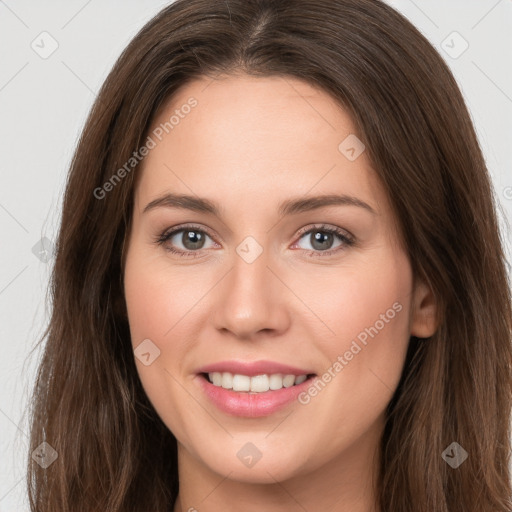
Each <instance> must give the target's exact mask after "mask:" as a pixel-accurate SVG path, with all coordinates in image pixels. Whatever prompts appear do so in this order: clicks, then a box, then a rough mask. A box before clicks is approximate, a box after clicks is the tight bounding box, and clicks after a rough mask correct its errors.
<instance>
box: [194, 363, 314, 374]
mask: <svg viewBox="0 0 512 512" xmlns="http://www.w3.org/2000/svg"><path fill="white" fill-rule="evenodd" d="M210 372H221V373H222V372H230V373H233V374H235V373H237V374H239V375H247V376H248V377H254V376H255V375H263V374H267V375H271V374H275V373H282V374H284V375H295V376H298V375H309V374H312V373H315V372H313V371H312V370H311V369H309V370H308V369H301V368H297V367H294V366H289V365H287V364H281V363H278V362H275V361H236V360H233V361H220V362H218V363H213V364H208V365H206V366H202V367H201V368H198V369H197V370H196V373H198V374H199V373H210Z"/></svg>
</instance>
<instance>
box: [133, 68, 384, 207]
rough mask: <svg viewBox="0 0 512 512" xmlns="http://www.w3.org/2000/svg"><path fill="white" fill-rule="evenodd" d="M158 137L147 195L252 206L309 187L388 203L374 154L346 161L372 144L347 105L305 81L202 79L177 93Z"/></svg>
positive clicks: (158, 124)
mask: <svg viewBox="0 0 512 512" xmlns="http://www.w3.org/2000/svg"><path fill="white" fill-rule="evenodd" d="M191 105H193V106H191ZM149 136H150V137H152V138H153V140H154V142H155V146H154V148H153V149H151V151H150V152H149V154H148V155H147V156H146V157H145V159H144V161H143V162H142V166H141V168H140V169H139V171H138V172H140V173H141V176H140V177H139V178H140V181H139V186H138V187H137V197H138V199H139V200H140V199H141V197H142V198H143V200H150V199H153V198H154V196H156V195H158V194H161V193H163V192H165V191H167V192H170V191H178V192H180V193H186V194H190V193H192V194H198V195H201V196H208V197H211V198H212V199H215V200H216V201H217V199H219V200H220V201H222V202H226V201H230V200H231V201H233V202H234V203H239V202H240V201H242V198H243V202H244V204H245V205H246V206H247V207H249V206H250V207H253V208H257V207H258V206H261V205H262V202H264V201H265V199H268V200H269V201H271V200H273V199H274V198H275V199H276V200H277V198H279V201H281V200H283V199H285V198H286V197H289V196H297V195H300V194H304V195H306V194H310V193H318V194H325V193H344V194H352V195H358V196H364V197H365V198H366V200H368V201H373V203H374V204H378V203H381V202H382V201H383V200H384V201H385V198H384V197H383V195H382V190H381V187H380V185H379V183H378V181H377V179H376V174H375V172H374V171H373V170H372V169H371V165H370V162H369V160H368V158H367V156H366V154H365V151H362V153H361V154H360V156H358V157H357V158H356V159H353V158H347V154H346V150H347V149H351V148H350V146H354V147H355V149H356V150H358V151H359V150H361V148H363V146H362V145H361V146H358V144H360V142H358V138H357V134H356V129H355V127H354V124H353V122H352V119H351V117H350V115H349V114H348V112H347V111H346V110H345V109H344V108H343V107H342V106H341V105H340V104H339V103H338V102H336V101H335V100H334V99H333V98H332V97H331V96H330V95H329V94H327V93H326V92H325V91H323V90H321V89H319V88H315V87H313V86H311V85H310V84H308V83H306V82H303V81H301V80H297V79H293V78H290V77H265V78H260V77H258V78H255V77H248V76H245V75H242V76H229V77H222V78H216V79H213V78H207V77H202V78H200V79H197V80H194V81H192V82H190V83H188V84H186V85H185V86H183V87H182V88H181V89H180V90H179V91H178V92H177V93H175V94H174V96H173V97H172V98H171V99H170V100H169V101H168V102H167V103H166V105H165V106H164V107H163V108H162V109H161V110H160V112H159V113H158V115H157V116H156V118H155V119H154V121H153V124H152V127H151V129H150V132H149ZM349 156H353V152H352V155H350V154H349ZM146 202H147V201H146ZM139 208H143V205H140V207H139Z"/></svg>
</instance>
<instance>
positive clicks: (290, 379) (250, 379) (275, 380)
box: [199, 372, 316, 395]
mask: <svg viewBox="0 0 512 512" xmlns="http://www.w3.org/2000/svg"><path fill="white" fill-rule="evenodd" d="M199 375H200V376H201V377H202V378H203V379H205V380H206V381H208V382H209V383H210V384H212V385H213V386H216V387H218V388H222V389H225V390H228V391H233V392H236V393H246V394H251V395H252V394H255V395H257V394H263V393H269V392H270V393H271V392H275V391H279V390H281V389H283V388H293V387H297V386H299V385H301V384H303V383H304V382H306V381H309V380H311V379H313V378H314V377H316V374H314V373H308V374H302V375H293V374H284V373H272V374H266V373H265V374H261V375H253V376H250V375H243V374H239V373H231V372H208V373H206V372H203V373H200V374H199Z"/></svg>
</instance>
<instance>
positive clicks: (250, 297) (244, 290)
mask: <svg viewBox="0 0 512 512" xmlns="http://www.w3.org/2000/svg"><path fill="white" fill-rule="evenodd" d="M268 266H270V267H272V257H271V252H270V251H269V250H268V249H267V248H265V247H264V246H263V245H262V244H260V243H259V242H258V241H257V240H256V239H255V238H254V237H246V238H245V239H244V240H243V241H242V242H241V243H240V244H239V245H238V246H237V247H236V249H235V253H234V256H233V264H232V268H231V271H230V272H229V273H228V275H226V277H225V278H224V280H223V283H222V285H221V292H220V295H221V296H220V297H219V300H218V302H217V305H216V314H215V323H216V327H217V328H218V329H227V330H229V331H231V332H233V333H234V334H236V335H237V336H239V337H251V336H252V335H253V334H255V333H256V332H258V331H260V330H262V329H265V330H281V329H283V328H285V327H286V324H287V321H288V315H287V313H286V311H285V300H284V297H283V292H284V291H283V290H280V289H279V288H280V283H279V280H277V279H276V278H275V276H274V275H273V273H272V272H271V271H270V270H269V268H268ZM281 288H282V285H281Z"/></svg>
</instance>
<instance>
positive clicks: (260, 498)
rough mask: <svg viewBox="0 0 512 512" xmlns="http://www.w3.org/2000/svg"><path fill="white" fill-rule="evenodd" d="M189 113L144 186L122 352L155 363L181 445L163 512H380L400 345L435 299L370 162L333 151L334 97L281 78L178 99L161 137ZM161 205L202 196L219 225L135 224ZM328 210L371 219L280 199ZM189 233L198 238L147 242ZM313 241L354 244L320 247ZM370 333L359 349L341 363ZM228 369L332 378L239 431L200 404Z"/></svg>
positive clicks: (216, 84)
mask: <svg viewBox="0 0 512 512" xmlns="http://www.w3.org/2000/svg"><path fill="white" fill-rule="evenodd" d="M190 97H194V98H195V99H196V100H197V106H195V107H194V108H193V109H190V112H189V113H187V114H186V115H183V117H181V116H180V120H179V123H177V124H176V125H175V126H174V127H173V128H172V130H169V133H168V134H164V136H163V137H162V140H161V141H159V140H157V139H155V141H156V142H157V144H156V147H154V148H153V149H151V151H150V152H149V154H148V155H147V156H146V157H145V159H144V161H143V167H142V169H139V170H138V171H137V172H138V173H141V174H140V175H139V176H138V178H139V180H138V183H137V187H136V191H135V208H134V214H133V219H132V220H133V222H132V229H131V231H130V234H129V240H128V249H127V256H126V270H125V276H124V279H125V293H126V301H127V306H128V316H129V322H130V330H131V336H132V344H133V346H134V348H135V347H137V346H138V345H139V344H140V343H141V342H142V340H145V339H149V340H151V342H152V343H153V344H154V346H156V347H158V349H159V350H160V355H159V357H158V358H156V359H155V360H154V362H153V363H152V364H150V365H148V366H146V365H144V364H142V363H141V361H139V360H138V359H136V364H137V369H138V372H139V376H140V378H141V382H142V384H143V386H144V389H145V391H146V393H147V395H148V397H149V399H150V400H151V402H152V404H153V405H154V407H155V409H156V411H157V412H158V414H159V415H160V417H161V418H162V420H163V421H164V423H165V424H166V425H167V426H168V428H169V430H170V431H172V433H173V434H174V436H175V437H176V439H177V442H178V453H179V465H178V466H179V477H180V493H179V497H178V500H177V502H176V506H175V508H174V512H185V511H189V512H192V511H194V510H197V511H203V510H204V511H208V512H218V511H223V512H230V511H233V512H234V511H239V510H244V511H246V512H261V511H262V510H265V511H267V512H281V511H286V512H290V511H292V510H297V511H303V510H309V511H313V510H330V511H332V512H348V511H350V512H378V508H377V506H376V505H375V503H374V499H375V488H374V478H375V472H376V470H377V468H378V459H377V456H376V454H377V450H378V446H379V441H380V438H381V435H382V429H383V425H384V410H385V408H386V406H387V404H388V403H389V401H390V399H391V397H392V395H393V392H394V391H395V389H396V387H397V385H398V382H399V379H400V375H401V372H402V368H403V364H404V360H405V355H406V351H407V346H408V342H409V338H410V336H411V335H415V336H418V337H428V336H431V335H432V334H433V333H434V332H435V330H436V327H437V326H436V324H435V320H434V318H435V303H434V300H433V296H432V293H431V290H430V289H429V288H428V287H427V286H425V285H424V284H423V283H422V282H421V281H417V282H416V284H415V286H413V275H412V270H411V265H410V262H409V260H408V257H407V255H406V253H405V252H404V250H403V249H402V247H401V244H400V237H399V235H398V233H397V232H396V230H395V225H396V224H395V222H396V219H394V217H393V213H392V210H391V207H390V204H389V201H388V198H387V197H386V195H385V193H384V190H383V188H382V185H381V184H380V182H379V179H378V177H377V174H376V172H375V171H374V170H373V169H372V168H371V167H370V162H369V160H368V158H367V155H366V152H365V151H363V152H362V153H361V155H360V156H359V157H357V158H356V159H355V160H353V161H351V160H350V159H349V158H347V156H346V153H344V150H343V149H342V151H340V149H339V148H338V146H339V145H340V143H341V142H342V141H343V140H344V139H346V137H347V136H349V135H350V134H355V128H354V125H353V123H352V120H351V118H350V116H349V115H348V114H347V112H346V111H344V110H343V109H342V108H341V107H340V106H339V105H338V104H337V103H336V102H335V101H334V100H333V99H332V98H331V97H330V96H329V95H328V94H326V93H325V92H323V91H321V90H318V89H315V88H313V87H311V86H309V85H307V84H306V83H303V82H301V81H299V80H294V79H291V78H286V79H284V78H280V77H272V78H254V77H247V76H244V75H240V76H236V77H235V76H230V77H224V78H223V79H219V80H212V79H210V78H204V79H201V80H197V81H194V82H192V83H190V84H188V85H187V86H185V87H184V88H183V89H181V90H180V91H179V93H178V94H177V96H175V97H174V98H173V99H172V102H171V103H169V104H168V105H167V106H166V107H165V109H163V110H162V112H161V113H160V114H159V116H158V118H157V119H156V120H155V122H154V127H157V126H158V125H159V124H160V123H163V122H166V121H168V120H169V118H170V116H171V115H172V114H173V112H174V111H175V110H176V109H179V108H180V106H182V105H184V104H185V103H187V100H188V99H189V98H190ZM186 110H187V111H188V109H186ZM183 111H184V110H182V111H181V112H183ZM356 135H357V134H356ZM349 146H350V145H349ZM349 149H350V148H349ZM349 154H350V152H349ZM170 192H172V193H174V194H187V195H192V196H194V197H196V196H199V197H201V198H207V199H209V200H210V201H212V202H215V203H216V204H217V205H218V207H219V210H220V217H218V216H216V215H213V214H211V213H205V212H197V211H191V210H186V209H179V208H175V207H174V208H173V207H166V206H158V207H154V208H151V209H149V210H147V211H146V212H144V209H145V207H146V205H148V204H149V203H150V202H152V201H153V200H155V199H156V198H159V197H161V196H162V195H164V194H166V193H170ZM324 194H337V195H342V194H343V195H347V196H351V197H354V198H357V199H358V200H360V201H362V202H364V203H366V204H367V205H368V206H370V208H371V209H373V212H371V211H370V210H369V209H367V208H365V207H361V206H357V205H353V204H352V205H351V204H342V205H330V206H324V207H321V208H317V209H313V210H310V211H302V212H299V213H297V212H295V213H290V214H288V215H286V216H282V215H280V214H279V211H278V207H279V204H280V203H281V202H282V201H285V200H288V199H291V198H302V199H303V198H305V197H313V196H320V195H324ZM183 224H185V225H188V224H193V225H194V227H193V228H190V227H189V229H188V230H186V231H185V232H179V233H178V234H175V235H173V236H172V237H171V238H170V239H169V240H167V241H166V242H165V243H163V244H161V245H159V244H158V243H156V242H155V240H156V239H157V238H158V237H159V236H160V235H161V234H162V233H164V232H166V231H167V232H169V231H170V228H173V227H181V226H182V225H183ZM321 225H325V226H327V227H329V228H339V229H340V230H341V232H342V233H343V234H344V235H345V237H349V238H350V239H352V240H353V241H354V243H353V244H352V245H350V244H348V243H347V242H346V240H345V239H342V238H340V237H338V235H337V234H334V235H331V238H329V233H327V232H325V231H323V228H322V227H319V226H321ZM185 227H186V226H185ZM303 228H304V229H303ZM309 229H311V230H312V231H309ZM198 230H199V231H198ZM301 230H302V231H301ZM315 230H316V231H315ZM189 231H192V232H193V233H192V234H193V235H194V234H195V235H196V237H197V236H198V235H199V234H200V235H201V236H202V240H203V242H204V243H203V245H201V244H199V246H198V245H197V244H196V245H194V244H193V243H191V242H190V241H189V240H191V241H192V242H194V240H195V241H197V238H195V239H189V238H187V237H186V236H185V235H186V234H187V232H189ZM318 232H319V233H320V235H322V234H323V235H324V237H325V238H324V242H323V245H321V244H319V243H318V242H315V238H314V236H315V233H318ZM248 236H250V237H252V238H253V239H254V241H255V242H256V244H254V245H251V246H247V247H248V248H249V251H250V252H251V253H252V254H255V253H254V251H257V248H258V247H259V248H261V249H262V252H261V254H259V255H258V256H257V257H256V258H255V259H254V261H251V262H250V263H248V262H247V260H246V259H244V258H243V257H242V256H241V255H240V254H243V253H239V252H237V248H239V247H240V245H241V243H242V242H243V241H244V240H245V239H246V237H248ZM194 243H195V242H194ZM251 243H253V242H251ZM170 247H173V248H174V249H176V250H180V251H183V252H185V253H186V254H187V255H186V256H179V255H176V254H173V253H171V252H169V250H168V249H169V248H170ZM198 247H199V248H198ZM242 247H245V246H244V245H243V244H242ZM194 256H197V257H194ZM392 313H393V314H392ZM370 327H373V329H374V330H373V331H372V330H371V329H370V332H372V334H373V336H370V335H368V331H365V329H369V328H370ZM375 331H377V333H375ZM364 332H366V333H367V342H366V344H363V343H361V342H360V341H359V342H358V345H359V346H360V349H361V350H360V351H358V352H357V353H355V354H354V352H352V354H354V355H353V356H352V357H351V356H350V354H348V355H347V351H350V349H351V347H353V346H354V345H352V342H353V341H354V340H358V339H359V340H361V338H364V334H362V333H364ZM358 335H359V338H358ZM339 357H341V358H342V359H343V361H344V363H343V364H341V366H342V369H341V370H340V369H339V366H338V371H336V369H334V365H335V363H336V361H338V362H339V361H340V359H339ZM235 359H236V360H241V361H257V360H270V361H277V362H280V363H284V364H289V365H293V366H296V367H299V368H307V369H310V370H311V371H312V373H315V374H316V375H317V377H318V378H322V376H323V375H324V374H325V373H326V372H328V373H329V369H330V375H331V378H330V380H329V382H328V383H327V384H326V385H325V387H323V388H322V389H321V391H319V392H317V393H316V394H314V392H312V395H314V396H312V395H309V394H308V395H307V396H303V398H304V400H303V403H301V402H299V401H298V400H294V401H293V402H292V403H290V404H288V405H287V406H286V407H284V408H283V409H281V410H278V411H276V412H274V413H272V414H269V415H267V416H263V417H258V418H246V417H238V416H236V415H230V414H226V413H225V412H223V411H222V410H220V409H219V408H218V407H217V406H216V405H215V404H214V403H212V402H211V401H210V399H209V398H208V397H207V396H206V395H205V394H204V392H203V391H202V389H201V387H200V386H199V385H198V380H199V378H200V377H198V375H197V369H198V368H199V367H200V366H202V365H206V364H210V363H215V362H218V361H224V360H235ZM308 396H309V401H308V400H307V398H308ZM306 402H307V403H306ZM247 443H251V444H252V445H254V446H255V447H257V449H258V451H259V453H260V454H261V458H260V459H259V460H258V461H257V463H255V464H254V465H252V467H248V466H247V465H246V464H244V463H242V461H241V459H240V458H239V457H237V453H238V452H239V450H240V449H241V448H242V447H243V446H244V445H246V444H247Z"/></svg>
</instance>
